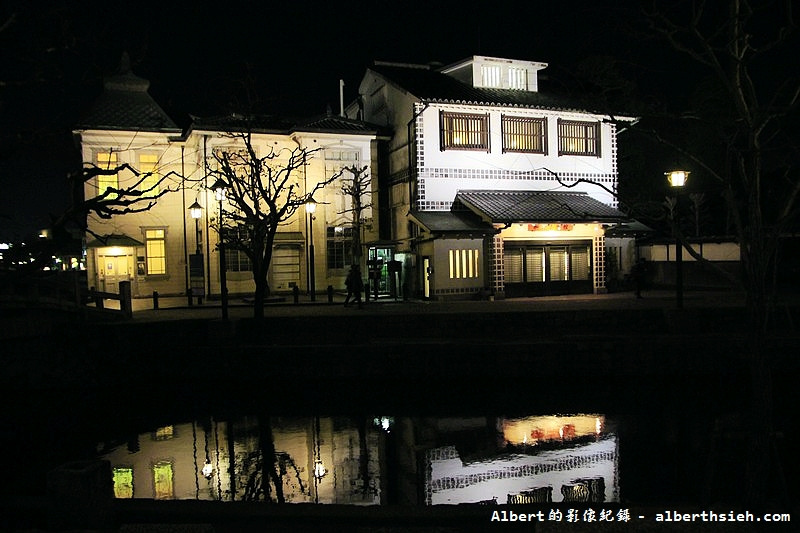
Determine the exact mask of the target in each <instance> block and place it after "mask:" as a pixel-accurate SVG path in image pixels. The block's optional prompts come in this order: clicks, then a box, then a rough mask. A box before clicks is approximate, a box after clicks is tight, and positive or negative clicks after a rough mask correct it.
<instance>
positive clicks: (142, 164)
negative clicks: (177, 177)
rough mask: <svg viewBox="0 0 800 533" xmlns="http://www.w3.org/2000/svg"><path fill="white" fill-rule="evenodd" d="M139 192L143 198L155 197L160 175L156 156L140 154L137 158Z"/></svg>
mask: <svg viewBox="0 0 800 533" xmlns="http://www.w3.org/2000/svg"><path fill="white" fill-rule="evenodd" d="M138 170H139V172H141V174H140V175H139V179H140V180H141V181H142V182H141V183H140V184H139V190H140V191H142V192H143V193H144V195H145V196H157V195H158V191H159V181H160V180H161V174H160V172H159V170H158V156H157V155H154V154H141V155H140V156H139V169H138Z"/></svg>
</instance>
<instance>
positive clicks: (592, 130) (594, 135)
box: [558, 119, 600, 157]
mask: <svg viewBox="0 0 800 533" xmlns="http://www.w3.org/2000/svg"><path fill="white" fill-rule="evenodd" d="M558 155H589V156H594V157H600V123H599V122H582V121H577V120H561V119H559V121H558Z"/></svg>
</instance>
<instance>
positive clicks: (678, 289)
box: [665, 170, 689, 309]
mask: <svg viewBox="0 0 800 533" xmlns="http://www.w3.org/2000/svg"><path fill="white" fill-rule="evenodd" d="M665 174H666V176H667V181H668V182H669V185H670V187H672V190H673V191H674V192H675V207H674V211H673V216H672V223H673V224H675V226H674V232H675V304H676V306H677V307H678V309H683V246H682V244H681V239H680V236H679V235H678V229H677V224H678V220H677V219H678V210H679V208H680V197H681V191H682V190H683V187H684V186H685V185H686V180H687V179H688V178H689V172H688V171H686V170H672V171H670V172H666V173H665Z"/></svg>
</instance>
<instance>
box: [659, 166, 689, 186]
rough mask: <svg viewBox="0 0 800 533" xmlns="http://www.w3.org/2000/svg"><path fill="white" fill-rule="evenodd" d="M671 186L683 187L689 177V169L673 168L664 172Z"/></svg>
mask: <svg viewBox="0 0 800 533" xmlns="http://www.w3.org/2000/svg"><path fill="white" fill-rule="evenodd" d="M664 174H665V175H666V176H667V181H668V182H669V184H670V186H671V187H683V186H684V185H686V180H688V179H689V171H688V170H672V171H670V172H665V173H664Z"/></svg>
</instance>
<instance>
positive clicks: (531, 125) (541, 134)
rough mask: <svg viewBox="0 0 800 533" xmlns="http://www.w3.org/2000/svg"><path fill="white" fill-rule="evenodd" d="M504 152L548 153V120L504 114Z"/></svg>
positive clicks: (502, 124)
mask: <svg viewBox="0 0 800 533" xmlns="http://www.w3.org/2000/svg"><path fill="white" fill-rule="evenodd" d="M500 122H501V126H502V129H503V152H528V153H534V154H546V153H547V120H546V119H544V118H531V117H512V116H508V115H503V116H502V118H501V121H500Z"/></svg>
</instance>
